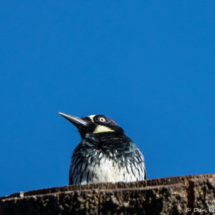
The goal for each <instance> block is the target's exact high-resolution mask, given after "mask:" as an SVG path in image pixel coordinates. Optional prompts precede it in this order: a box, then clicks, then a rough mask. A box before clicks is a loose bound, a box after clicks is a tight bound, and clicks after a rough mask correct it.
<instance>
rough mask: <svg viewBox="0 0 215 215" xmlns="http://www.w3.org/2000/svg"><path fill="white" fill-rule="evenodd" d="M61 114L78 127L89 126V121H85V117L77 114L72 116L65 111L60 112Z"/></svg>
mask: <svg viewBox="0 0 215 215" xmlns="http://www.w3.org/2000/svg"><path fill="white" fill-rule="evenodd" d="M58 113H59V114H60V115H61V116H63V117H64V118H65V119H67V120H69V121H70V122H71V123H72V124H73V125H74V126H76V127H77V128H78V129H80V128H81V127H85V126H87V124H88V123H87V122H86V121H84V120H83V119H81V118H79V117H76V116H71V115H68V114H65V113H61V112H58Z"/></svg>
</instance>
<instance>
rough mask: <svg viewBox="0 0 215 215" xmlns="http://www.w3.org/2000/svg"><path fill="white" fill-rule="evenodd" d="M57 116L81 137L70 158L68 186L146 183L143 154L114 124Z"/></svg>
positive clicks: (92, 118)
mask: <svg viewBox="0 0 215 215" xmlns="http://www.w3.org/2000/svg"><path fill="white" fill-rule="evenodd" d="M59 114H60V115H61V116H63V117H64V118H66V119H67V120H69V121H70V122H71V123H72V124H73V125H75V126H76V127H77V128H78V130H79V133H80V135H81V142H80V144H79V145H78V146H77V147H76V148H75V150H74V152H73V154H72V158H71V164H70V170H69V184H88V183H102V182H132V181H141V180H144V179H146V170H145V163H144V157H143V155H142V153H141V152H140V150H139V149H138V148H137V146H136V145H135V144H134V143H133V142H132V140H131V139H130V138H129V137H127V136H126V135H125V133H124V131H123V129H122V128H121V127H120V126H119V125H117V124H116V123H115V122H114V121H113V120H111V119H109V118H108V117H105V116H103V115H90V116H88V117H83V118H79V117H75V116H71V115H68V114H65V113H61V112H59Z"/></svg>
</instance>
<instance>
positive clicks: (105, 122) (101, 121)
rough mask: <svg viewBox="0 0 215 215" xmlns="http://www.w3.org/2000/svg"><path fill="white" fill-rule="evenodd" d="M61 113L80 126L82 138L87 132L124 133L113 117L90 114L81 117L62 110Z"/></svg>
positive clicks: (100, 133)
mask: <svg viewBox="0 0 215 215" xmlns="http://www.w3.org/2000/svg"><path fill="white" fill-rule="evenodd" d="M59 114H60V115H61V116H63V117H64V118H66V119H67V120H68V121H70V122H71V123H72V124H73V125H74V126H76V127H77V128H78V130H79V133H80V135H81V137H82V138H83V137H84V136H85V135H86V134H94V135H107V134H115V135H120V134H123V129H122V128H121V127H120V126H119V125H117V124H116V123H115V122H114V121H113V120H112V119H109V118H108V117H106V116H103V115H90V116H87V117H82V118H79V117H76V116H71V115H68V114H65V113H61V112H59Z"/></svg>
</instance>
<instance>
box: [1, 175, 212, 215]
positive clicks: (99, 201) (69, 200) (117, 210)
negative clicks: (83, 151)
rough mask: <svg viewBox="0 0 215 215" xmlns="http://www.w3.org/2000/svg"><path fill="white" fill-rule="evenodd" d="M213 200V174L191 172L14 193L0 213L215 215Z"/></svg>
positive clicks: (22, 214)
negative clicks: (127, 181)
mask: <svg viewBox="0 0 215 215" xmlns="http://www.w3.org/2000/svg"><path fill="white" fill-rule="evenodd" d="M214 199H215V174H207V175H190V176H179V177H170V178H160V179H151V180H146V181H140V182H133V183H122V182H121V183H115V184H112V183H103V184H90V185H72V186H65V187H55V188H47V189H41V190H34V191H29V192H19V193H14V194H12V195H10V196H6V197H1V198H0V215H30V214H32V215H34V214H35V215H36V214H52V215H55V214H56V215H69V214H89V215H90V214H92V215H93V214H98V215H103V214H107V215H109V214H110V215H112V214H116V215H118V214H119V215H128V214H130V215H131V214H132V215H133V214H137V215H138V214H142V215H144V214H153V215H156V214H159V215H164V214H170V215H171V214H172V215H175V214H204V215H206V214H215V204H214V202H215V200H214ZM189 208H190V209H189ZM189 210H190V212H189V213H187V211H189ZM194 210H196V211H195V213H194Z"/></svg>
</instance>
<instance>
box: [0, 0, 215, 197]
mask: <svg viewBox="0 0 215 215" xmlns="http://www.w3.org/2000/svg"><path fill="white" fill-rule="evenodd" d="M214 11H215V2H214V1H212V0H208V1H203V0H201V1H200V0H195V1H194V0H190V1H185V0H181V1H170V0H169V1H166V0H164V1H127V0H123V1H112V2H110V1H106V0H104V1H71V0H70V1H14V0H11V1H1V2H0V14H1V15H0V26H1V30H0V72H1V73H0V74H1V78H0V91H1V96H0V98H1V105H0V110H1V111H0V142H1V150H0V172H1V177H0V187H1V189H0V196H3V195H9V194H11V193H14V192H19V191H28V190H34V189H40V188H47V187H55V186H64V185H67V184H68V172H69V164H70V157H71V154H72V152H73V149H74V148H75V147H76V146H77V144H78V143H79V142H80V137H79V134H78V132H77V129H76V128H75V127H74V126H73V125H72V124H70V123H69V122H68V121H66V120H65V119H64V118H63V117H61V116H60V115H59V114H58V111H60V112H64V113H67V114H71V115H74V116H79V117H83V116H88V115H91V114H103V115H106V116H108V117H109V118H111V119H113V120H114V121H116V122H117V123H118V124H119V125H121V127H122V128H123V129H124V130H125V132H126V134H127V135H128V136H129V137H130V138H131V139H132V140H133V141H134V142H135V143H136V144H137V146H138V147H139V148H140V150H141V151H142V153H143V154H144V156H145V161H146V168H147V176H148V178H149V179H151V178H159V177H168V176H179V175H188V174H204V173H214V172H215V170H214V166H213V162H214V160H213V157H214V150H215V132H214V130H215V129H214V128H215V61H214V59H215V58H214V57H215V13H214Z"/></svg>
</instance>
